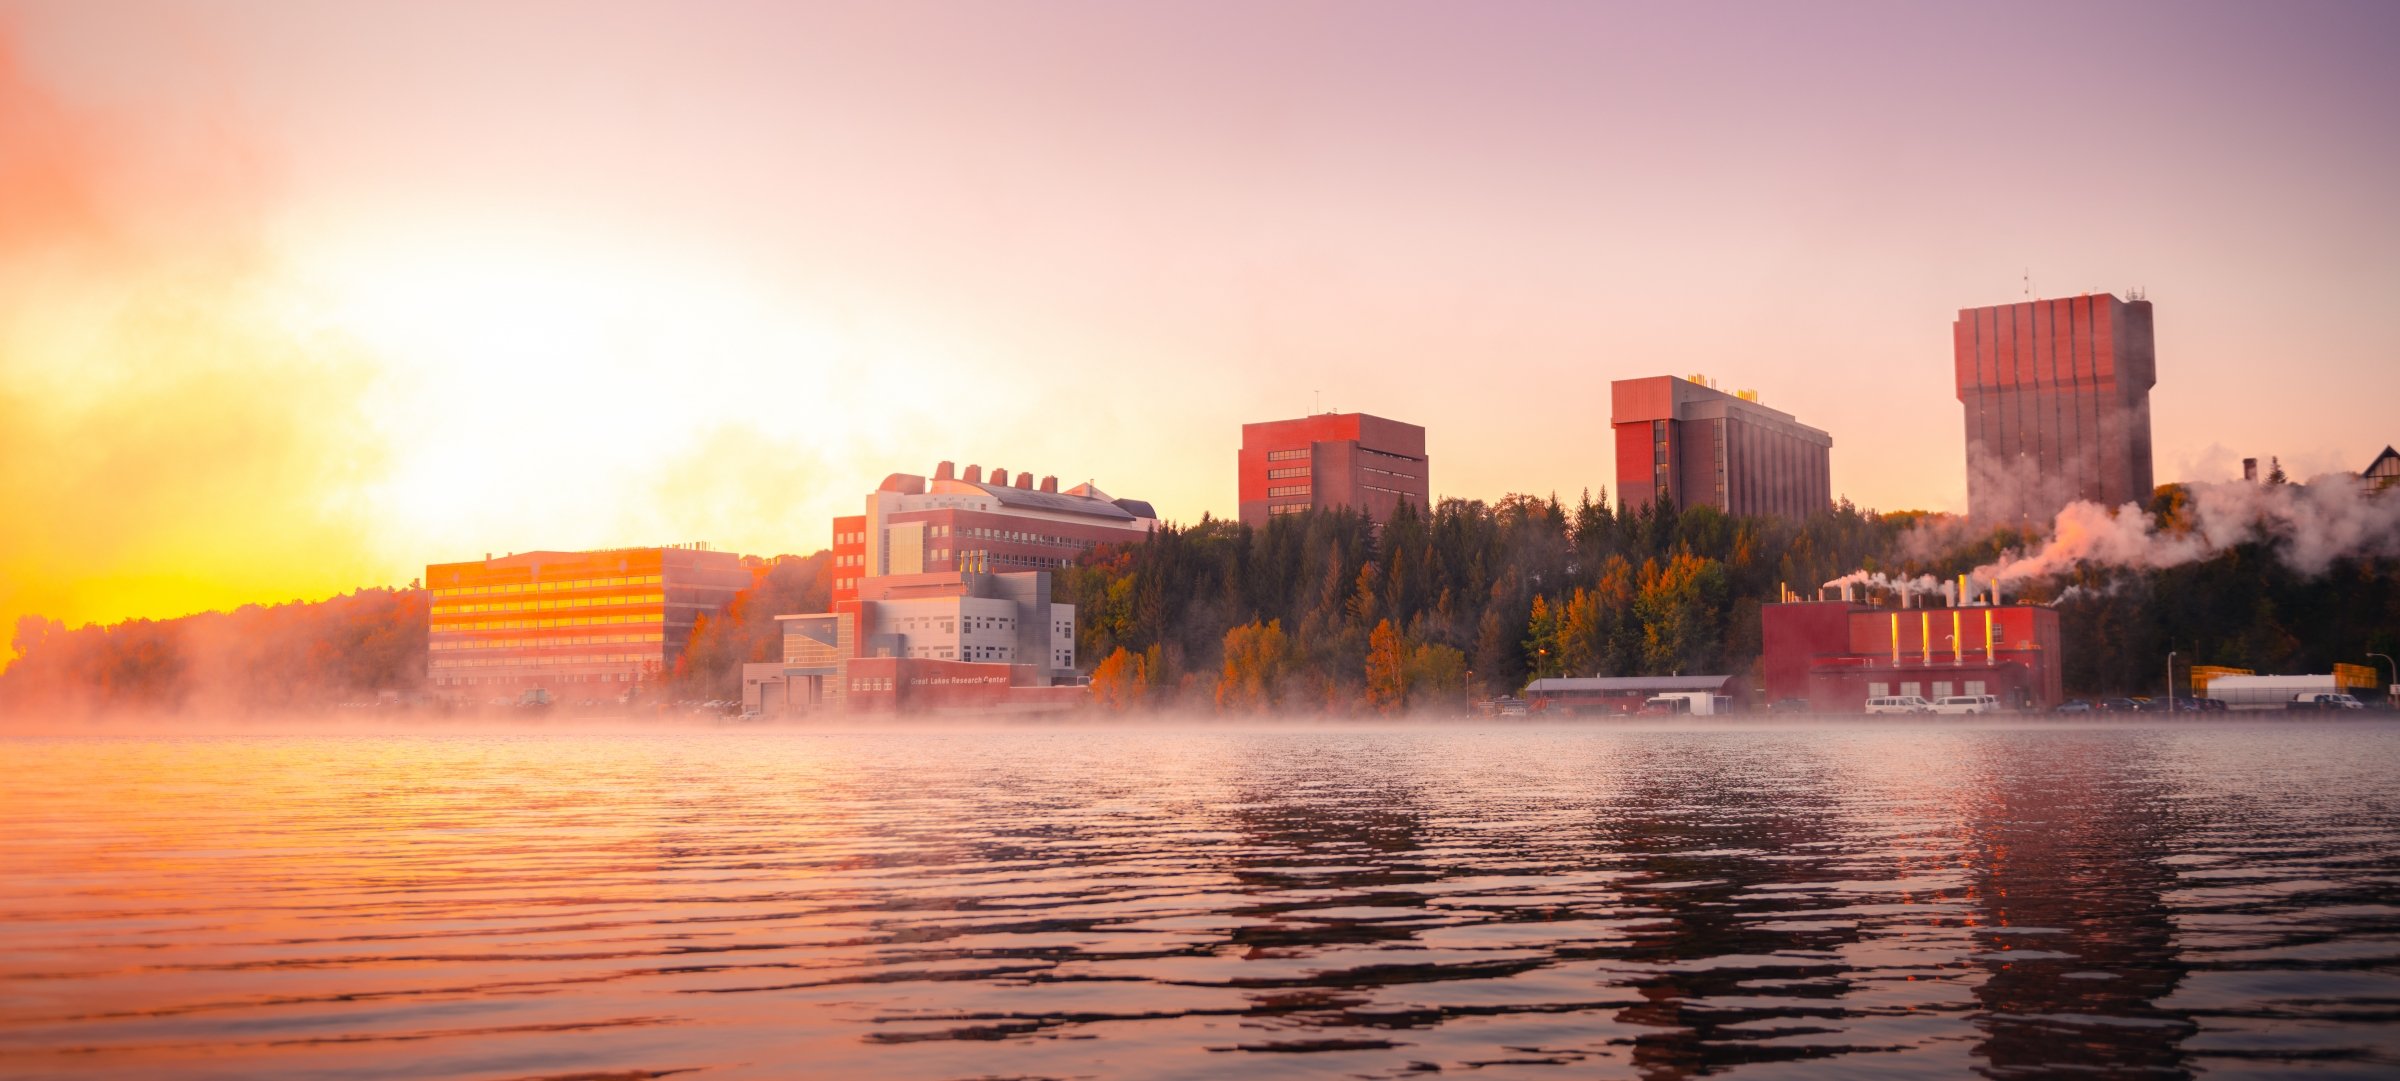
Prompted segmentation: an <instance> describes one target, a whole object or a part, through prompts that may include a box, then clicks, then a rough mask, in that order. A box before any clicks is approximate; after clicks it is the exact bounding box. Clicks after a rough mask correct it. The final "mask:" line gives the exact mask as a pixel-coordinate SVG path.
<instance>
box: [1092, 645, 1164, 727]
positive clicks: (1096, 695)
mask: <svg viewBox="0 0 2400 1081" xmlns="http://www.w3.org/2000/svg"><path fill="white" fill-rule="evenodd" d="M1149 667H1150V666H1149V665H1148V664H1146V663H1145V662H1144V660H1143V658H1142V657H1141V656H1139V655H1137V654H1133V653H1128V652H1126V651H1125V647H1123V646H1118V647H1117V651H1116V652H1114V653H1111V654H1109V655H1108V657H1107V659H1105V660H1103V661H1101V662H1100V666H1099V667H1098V668H1094V669H1092V704H1093V705H1095V706H1098V707H1100V708H1102V709H1106V710H1112V711H1115V712H1118V713H1122V712H1124V711H1126V710H1129V709H1132V708H1134V707H1136V706H1138V705H1140V704H1141V702H1142V699H1143V698H1145V697H1148V695H1149V692H1150V672H1149Z"/></svg>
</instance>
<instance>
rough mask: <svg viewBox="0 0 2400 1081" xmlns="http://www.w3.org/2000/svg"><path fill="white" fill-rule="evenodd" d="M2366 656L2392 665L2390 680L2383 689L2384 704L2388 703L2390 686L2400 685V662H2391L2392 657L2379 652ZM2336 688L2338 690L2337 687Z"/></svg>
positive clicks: (2389, 700) (2390, 695) (2390, 691)
mask: <svg viewBox="0 0 2400 1081" xmlns="http://www.w3.org/2000/svg"><path fill="white" fill-rule="evenodd" d="M2367 656H2369V657H2373V658H2375V659H2377V660H2380V661H2382V662H2383V663H2385V664H2391V665H2392V682H2391V683H2390V684H2389V685H2387V686H2385V687H2384V689H2383V700H2384V702H2385V703H2386V704H2389V703H2390V702H2391V700H2392V688H2393V687H2400V664H2392V659H2391V658H2390V657H2388V656H2386V655H2384V654H2381V653H2369V654H2367ZM2336 689H2337V690H2338V689H2339V688H2336Z"/></svg>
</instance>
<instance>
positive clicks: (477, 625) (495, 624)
mask: <svg viewBox="0 0 2400 1081" xmlns="http://www.w3.org/2000/svg"><path fill="white" fill-rule="evenodd" d="M662 622H665V617H664V616H661V615H659V614H658V613H656V612H653V613H651V614H649V615H645V616H568V617H566V618H563V619H474V620H467V621H465V622H461V623H444V624H442V625H441V626H439V627H436V628H434V629H435V630H437V631H529V630H534V629H536V628H539V627H600V626H607V625H609V624H617V623H649V624H653V625H656V624H659V623H662Z"/></svg>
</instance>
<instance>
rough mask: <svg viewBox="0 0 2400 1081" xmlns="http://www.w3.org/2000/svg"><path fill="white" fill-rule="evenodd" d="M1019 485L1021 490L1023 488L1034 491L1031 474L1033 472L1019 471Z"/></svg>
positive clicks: (1023, 489)
mask: <svg viewBox="0 0 2400 1081" xmlns="http://www.w3.org/2000/svg"><path fill="white" fill-rule="evenodd" d="M1017 487H1018V489H1020V490H1022V491H1027V492H1030V491H1032V490H1033V474H1031V473H1019V474H1017Z"/></svg>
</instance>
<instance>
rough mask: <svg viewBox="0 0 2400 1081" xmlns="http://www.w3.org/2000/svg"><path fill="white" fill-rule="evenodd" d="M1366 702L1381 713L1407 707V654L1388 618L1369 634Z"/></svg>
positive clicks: (1398, 634) (1397, 710)
mask: <svg viewBox="0 0 2400 1081" xmlns="http://www.w3.org/2000/svg"><path fill="white" fill-rule="evenodd" d="M1367 704H1368V705H1370V706H1373V707H1375V709H1376V710H1377V711H1378V712H1381V713H1398V712H1400V711H1401V710H1403V709H1406V708H1407V707H1408V656H1407V654H1406V652H1405V651H1404V650H1403V649H1402V647H1401V643H1400V632H1399V631H1396V630H1393V629H1392V621H1391V620H1388V619H1386V620H1382V621H1379V622H1377V623H1376V624H1375V630H1374V632H1373V633H1371V634H1369V635H1367Z"/></svg>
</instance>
